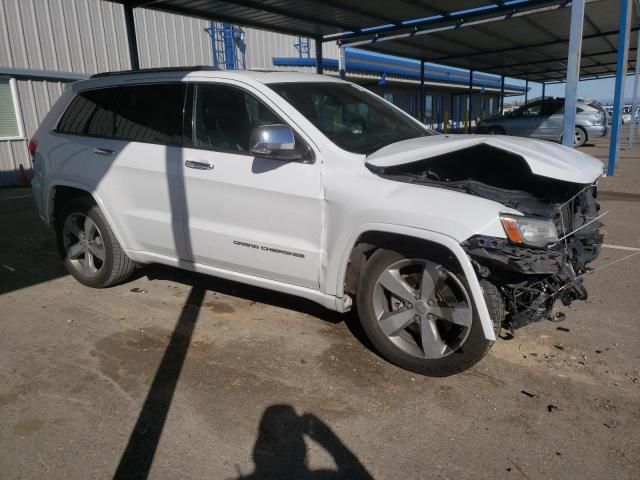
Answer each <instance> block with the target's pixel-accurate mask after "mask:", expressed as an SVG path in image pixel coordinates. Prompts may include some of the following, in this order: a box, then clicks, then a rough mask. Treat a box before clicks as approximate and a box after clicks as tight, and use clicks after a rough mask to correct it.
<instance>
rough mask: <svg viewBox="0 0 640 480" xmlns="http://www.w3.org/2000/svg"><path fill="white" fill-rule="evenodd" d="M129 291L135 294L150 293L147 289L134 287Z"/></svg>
mask: <svg viewBox="0 0 640 480" xmlns="http://www.w3.org/2000/svg"><path fill="white" fill-rule="evenodd" d="M129 291H130V292H133V293H149V290H147V289H146V288H139V287H134V288H132V289H131V290H129Z"/></svg>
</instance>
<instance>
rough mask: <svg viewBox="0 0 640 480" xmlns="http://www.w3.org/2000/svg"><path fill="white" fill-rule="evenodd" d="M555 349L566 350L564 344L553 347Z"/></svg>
mask: <svg viewBox="0 0 640 480" xmlns="http://www.w3.org/2000/svg"><path fill="white" fill-rule="evenodd" d="M552 347H553V348H557V349H558V350H564V347H563V346H562V343H560V344H558V345H552Z"/></svg>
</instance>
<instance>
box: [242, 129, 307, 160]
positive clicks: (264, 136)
mask: <svg viewBox="0 0 640 480" xmlns="http://www.w3.org/2000/svg"><path fill="white" fill-rule="evenodd" d="M249 145H250V152H251V154H252V155H255V156H256V157H263V158H272V159H274V160H284V161H296V160H300V158H301V155H300V152H299V151H298V150H296V148H295V146H296V140H295V136H294V134H293V130H292V129H291V127H289V126H288V125H260V126H258V127H256V128H254V129H253V131H252V132H251V138H250V140H249Z"/></svg>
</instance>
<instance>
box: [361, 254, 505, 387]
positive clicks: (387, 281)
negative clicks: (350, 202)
mask: <svg viewBox="0 0 640 480" xmlns="http://www.w3.org/2000/svg"><path fill="white" fill-rule="evenodd" d="M481 285H482V287H483V291H484V297H485V301H486V303H487V307H488V308H489V313H490V315H491V317H492V318H493V319H494V327H495V329H496V333H497V332H498V331H499V329H500V324H501V322H502V319H503V318H504V307H503V305H502V298H501V296H500V294H499V292H498V291H497V289H496V288H495V287H494V286H493V285H492V284H490V283H488V282H482V283H481ZM357 307H358V314H359V317H360V321H361V322H362V327H363V329H364V331H365V333H366V334H367V337H368V338H369V340H370V341H371V343H372V344H373V345H374V347H375V348H376V349H377V351H378V352H379V353H380V355H382V356H383V357H384V358H385V359H387V360H388V361H390V362H391V363H393V364H395V365H397V366H399V367H401V368H404V369H406V370H410V371H412V372H416V373H420V374H423V375H428V376H435V377H443V376H448V375H453V374H455V373H459V372H462V371H463V370H466V369H468V368H470V367H471V366H472V365H474V364H475V363H477V362H478V361H479V360H480V359H481V358H482V357H484V356H485V355H486V354H487V352H488V351H489V350H490V349H491V346H492V345H493V343H494V342H492V341H490V340H487V339H486V338H485V336H484V333H483V330H482V325H481V323H480V319H479V318H478V316H477V314H476V312H475V308H474V307H473V302H472V300H471V295H470V294H469V289H468V286H467V282H466V279H465V278H464V276H463V275H461V274H460V273H459V272H458V271H457V269H456V266H455V265H443V264H441V263H440V262H439V261H434V260H431V259H429V258H428V256H426V255H425V249H424V248H423V247H422V248H421V247H418V246H411V245H408V246H404V245H396V246H391V247H389V248H380V249H379V250H377V251H376V252H375V253H374V254H373V255H372V256H371V258H370V259H369V260H368V261H367V263H366V264H365V267H364V270H363V272H362V275H361V276H360V281H359V287H358V292H357Z"/></svg>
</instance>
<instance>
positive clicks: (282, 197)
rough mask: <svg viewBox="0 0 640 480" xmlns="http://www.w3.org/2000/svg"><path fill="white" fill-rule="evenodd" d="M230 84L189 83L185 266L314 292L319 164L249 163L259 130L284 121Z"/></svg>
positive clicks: (319, 207)
mask: <svg viewBox="0 0 640 480" xmlns="http://www.w3.org/2000/svg"><path fill="white" fill-rule="evenodd" d="M258 95H259V94H258V93H257V92H256V93H255V94H254V93H250V92H248V91H247V90H245V89H243V88H240V87H238V86H234V85H230V84H216V83H201V84H194V85H193V86H192V87H191V91H190V93H189V95H188V100H187V109H186V111H187V112H188V113H187V115H189V117H190V119H191V122H189V120H187V122H186V126H187V128H186V135H185V137H186V138H185V142H186V148H185V149H184V151H183V156H184V162H183V164H182V178H183V182H184V192H185V199H186V209H185V219H186V228H185V234H186V243H187V245H188V246H189V258H187V260H189V261H193V262H196V263H201V264H206V265H210V266H214V267H218V268H223V269H227V270H232V271H236V272H240V273H246V274H249V275H254V276H259V277H263V278H268V279H272V280H276V281H282V282H286V283H291V284H295V285H300V286H304V287H311V288H317V287H318V286H319V269H320V252H321V238H322V229H321V226H322V198H323V197H322V189H321V177H320V167H321V164H320V162H319V161H314V157H313V153H312V151H311V150H310V149H309V147H308V146H307V145H306V143H304V141H303V140H302V139H301V138H300V136H299V135H296V146H297V148H300V149H301V150H302V151H304V152H306V153H305V159H306V161H296V162H283V161H278V160H270V159H266V158H260V157H254V156H253V155H251V154H250V153H249V136H250V134H251V131H252V129H253V128H255V127H256V126H258V125H267V124H281V123H286V122H284V121H283V120H282V119H281V118H280V117H279V116H278V115H276V114H275V113H274V108H273V107H272V106H267V103H268V100H266V99H264V98H258Z"/></svg>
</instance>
